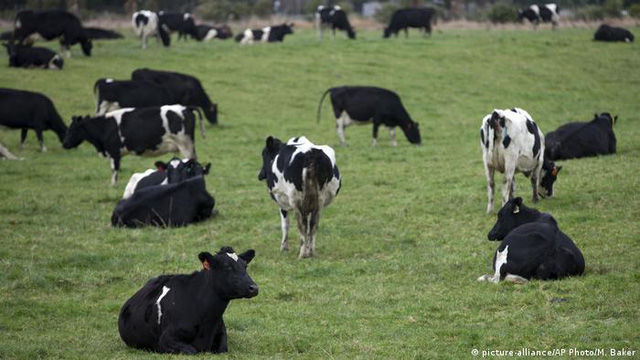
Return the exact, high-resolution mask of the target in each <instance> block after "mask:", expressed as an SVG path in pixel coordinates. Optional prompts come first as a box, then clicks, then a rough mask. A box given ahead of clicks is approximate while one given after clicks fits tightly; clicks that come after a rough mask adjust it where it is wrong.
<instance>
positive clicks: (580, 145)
mask: <svg viewBox="0 0 640 360" xmlns="http://www.w3.org/2000/svg"><path fill="white" fill-rule="evenodd" d="M616 120H618V117H617V116H615V117H613V116H611V114H609V113H606V112H605V113H601V114H600V115H598V114H595V115H594V116H593V120H591V121H590V122H572V123H568V124H564V125H562V126H560V127H559V128H557V129H556V130H555V131H552V132H550V133H548V134H547V136H545V143H546V147H545V158H546V159H549V160H567V159H575V158H582V157H590V156H598V155H608V154H615V153H616V143H617V141H616V134H615V133H614V132H613V125H614V124H615V122H616Z"/></svg>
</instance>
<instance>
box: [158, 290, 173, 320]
mask: <svg viewBox="0 0 640 360" xmlns="http://www.w3.org/2000/svg"><path fill="white" fill-rule="evenodd" d="M169 290H171V289H170V288H168V287H166V286H163V287H162V294H160V296H159V297H158V300H156V306H157V307H158V325H160V322H161V321H162V307H161V306H160V301H162V298H164V297H165V296H166V295H167V293H169Z"/></svg>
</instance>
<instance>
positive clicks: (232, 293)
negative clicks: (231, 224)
mask: <svg viewBox="0 0 640 360" xmlns="http://www.w3.org/2000/svg"><path fill="white" fill-rule="evenodd" d="M254 257H255V251H254V250H253V249H251V250H247V251H245V252H244V253H242V254H236V253H235V252H234V250H233V248H231V247H229V246H224V247H222V248H220V251H218V252H217V253H216V254H215V255H212V254H210V253H208V252H201V253H200V254H199V255H198V259H199V260H200V262H202V267H203V269H202V270H201V271H199V272H194V273H192V274H190V275H186V274H185V275H161V276H159V277H157V278H153V279H151V280H149V282H147V284H146V285H144V286H143V287H142V289H140V290H138V292H136V293H135V294H134V295H133V296H132V297H131V298H130V299H129V300H127V302H125V304H124V305H123V306H122V309H121V310H120V316H119V319H118V330H119V332H120V337H121V338H122V340H123V341H124V342H125V343H126V344H127V345H129V346H131V347H134V348H138V349H145V350H149V351H154V352H160V353H182V354H196V353H199V352H211V353H224V352H227V351H228V348H227V330H226V327H225V324H224V320H223V318H222V315H223V314H224V312H225V310H226V308H227V306H229V302H230V301H231V300H233V299H241V298H252V297H254V296H256V295H258V285H256V283H255V282H254V281H253V280H252V279H251V277H249V275H248V274H247V265H248V264H249V263H250V262H251V260H253V258H254Z"/></svg>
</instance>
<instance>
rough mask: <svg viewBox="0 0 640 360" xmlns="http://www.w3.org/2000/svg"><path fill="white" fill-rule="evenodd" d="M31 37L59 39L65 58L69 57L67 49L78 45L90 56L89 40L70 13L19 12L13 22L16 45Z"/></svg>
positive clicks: (77, 20)
mask: <svg viewBox="0 0 640 360" xmlns="http://www.w3.org/2000/svg"><path fill="white" fill-rule="evenodd" d="M32 35H35V36H40V37H42V38H44V39H45V40H53V39H56V38H60V45H61V46H62V48H63V50H64V51H65V53H66V54H67V56H71V51H70V50H69V48H70V47H71V46H72V45H75V44H77V43H80V45H81V47H82V52H83V53H84V54H85V55H86V56H91V48H92V47H93V45H92V43H91V39H90V38H89V36H87V33H86V32H85V30H84V28H83V27H82V23H81V22H80V19H78V18H77V17H76V16H75V15H73V14H72V13H70V12H66V11H61V10H47V11H31V10H26V11H21V12H19V13H18V15H16V20H15V22H14V36H15V38H16V40H17V41H18V44H23V43H24V41H25V40H27V38H30V37H31V36H32Z"/></svg>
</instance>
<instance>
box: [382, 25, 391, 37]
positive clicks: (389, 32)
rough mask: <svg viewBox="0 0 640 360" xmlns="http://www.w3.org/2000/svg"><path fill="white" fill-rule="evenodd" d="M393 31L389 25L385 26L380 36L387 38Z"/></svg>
mask: <svg viewBox="0 0 640 360" xmlns="http://www.w3.org/2000/svg"><path fill="white" fill-rule="evenodd" d="M393 33H394V31H392V30H391V28H390V27H386V28H384V32H383V33H382V37H383V38H385V39H387V38H388V37H389V36H391V34H393Z"/></svg>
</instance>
